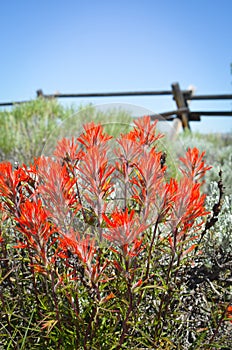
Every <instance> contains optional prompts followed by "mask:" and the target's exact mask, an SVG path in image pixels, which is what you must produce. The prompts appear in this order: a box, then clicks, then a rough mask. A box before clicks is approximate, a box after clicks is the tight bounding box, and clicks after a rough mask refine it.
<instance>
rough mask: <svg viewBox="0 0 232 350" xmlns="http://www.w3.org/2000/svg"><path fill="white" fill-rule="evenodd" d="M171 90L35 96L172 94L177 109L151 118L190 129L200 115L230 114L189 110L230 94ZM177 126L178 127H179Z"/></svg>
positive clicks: (230, 113) (229, 97)
mask: <svg viewBox="0 0 232 350" xmlns="http://www.w3.org/2000/svg"><path fill="white" fill-rule="evenodd" d="M171 87H172V89H171V90H161V91H125V92H92V93H79V94H60V93H55V94H44V93H43V91H42V90H41V89H40V90H37V91H36V94H37V98H47V99H53V98H95V97H123V96H168V95H171V96H173V99H174V100H175V102H176V106H177V109H176V110H173V111H168V112H163V113H159V114H154V115H151V118H152V119H153V120H154V119H158V120H164V119H165V120H175V121H176V123H177V124H179V126H180V125H182V127H183V129H186V128H187V129H190V123H189V122H191V121H200V120H201V116H211V117H212V116H228V117H231V116H232V111H190V108H189V101H191V100H232V94H216V95H215V94H214V95H194V94H193V91H192V90H181V88H180V85H179V83H173V84H172V85H171ZM27 102H30V101H17V102H0V107H9V106H15V105H17V104H22V103H27ZM179 126H178V127H179Z"/></svg>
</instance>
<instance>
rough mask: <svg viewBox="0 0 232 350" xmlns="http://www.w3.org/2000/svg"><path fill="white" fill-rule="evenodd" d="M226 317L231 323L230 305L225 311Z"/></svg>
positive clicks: (231, 310)
mask: <svg viewBox="0 0 232 350" xmlns="http://www.w3.org/2000/svg"><path fill="white" fill-rule="evenodd" d="M226 317H227V318H228V319H229V321H230V323H232V305H229V306H228V307H227V309H226Z"/></svg>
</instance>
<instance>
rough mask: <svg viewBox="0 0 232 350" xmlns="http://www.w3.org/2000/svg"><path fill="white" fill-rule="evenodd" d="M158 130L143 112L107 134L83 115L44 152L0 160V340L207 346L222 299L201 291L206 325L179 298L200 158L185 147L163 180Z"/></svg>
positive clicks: (225, 320)
mask: <svg viewBox="0 0 232 350" xmlns="http://www.w3.org/2000/svg"><path fill="white" fill-rule="evenodd" d="M161 137H163V135H161V134H159V133H157V130H156V123H152V122H151V120H150V118H149V117H147V116H145V117H143V118H140V119H137V120H136V121H135V122H134V126H133V128H132V129H131V130H130V131H129V132H128V133H126V134H122V135H121V136H120V137H118V138H117V139H113V138H112V136H110V135H108V134H107V133H106V132H105V131H104V128H103V126H102V125H100V124H94V123H93V122H91V123H87V124H86V125H85V126H84V129H83V132H82V133H81V134H80V135H79V136H78V137H77V138H71V139H70V138H64V139H62V140H60V141H59V142H58V144H57V146H56V149H55V151H54V154H53V155H52V156H51V157H45V156H41V157H39V158H36V159H35V160H34V162H33V164H31V165H30V166H26V165H21V166H17V168H13V166H12V165H11V164H10V163H8V162H3V163H1V164H0V196H1V202H0V206H1V216H0V220H1V226H0V229H1V231H0V253H1V256H0V262H1V270H0V288H1V290H0V303H1V307H0V309H1V311H0V315H1V321H0V327H1V332H0V334H1V335H0V344H1V343H2V344H3V346H7V348H8V349H14V348H20V349H24V348H25V349H44V348H46V349H54V348H56V349H128V348H129V347H131V348H133V349H141V348H157V349H165V348H166V349H185V348H186V349H187V348H188V349H198V348H199V349H200V348H206V346H208V347H207V349H208V348H213V347H214V346H215V344H216V342H217V341H218V335H220V334H221V333H220V332H219V328H220V327H224V328H225V330H228V329H229V327H230V325H231V321H230V317H231V316H230V305H229V304H228V305H224V304H221V306H220V310H219V308H215V304H214V303H213V297H212V298H211V299H210V300H209V302H208V304H207V305H204V307H205V309H206V312H207V314H208V315H209V316H208V318H207V322H208V323H209V324H207V325H206V324H204V320H202V319H200V320H197V322H194V307H192V306H191V307H188V306H189V305H188V304H191V303H194V300H193V299H194V297H193V294H192V292H193V288H192V287H191V285H190V284H189V281H190V280H191V276H190V277H189V274H190V275H191V269H192V267H194V266H195V265H196V264H197V261H198V260H199V258H200V255H201V244H202V240H201V233H202V232H204V230H205V229H206V219H207V217H208V216H209V215H210V211H208V210H207V209H206V208H205V199H206V195H205V194H203V193H202V190H201V189H202V184H203V181H204V175H205V173H206V172H207V171H208V170H209V169H210V166H207V165H206V164H205V161H204V158H203V157H204V153H200V152H199V151H198V149H197V148H193V149H188V151H187V152H186V154H185V156H183V157H182V158H181V166H180V173H181V174H182V175H181V176H179V178H178V179H175V178H170V177H169V176H168V175H167V174H168V168H167V166H166V164H165V157H164V155H163V153H162V152H161V151H158V147H157V145H158V142H159V140H160V139H161ZM211 226H212V225H211ZM189 300H191V303H189ZM9 339H10V340H9ZM219 340H220V339H219ZM223 341H224V343H225V344H227V341H229V340H228V339H227V338H226V336H225V337H224V338H223ZM199 344H200V345H199Z"/></svg>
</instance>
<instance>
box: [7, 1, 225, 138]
mask: <svg viewBox="0 0 232 350" xmlns="http://www.w3.org/2000/svg"><path fill="white" fill-rule="evenodd" d="M231 13H232V1H231V0H220V1H218V0H214V1H212V0H188V1H187V0H170V1H168V0H162V1H161V0H159V1H158V0H153V1H152V0H140V1H136V0H134V1H131V0H117V1H110V0H107V1H105V0H95V1H94V0H86V1H84V0H66V1H64V0H63V1H61V0H56V1H54V0H40V1H29V0H27V1H26V0H20V1H19V0H14V1H12V0H8V1H5V2H3V1H2V2H1V5H0V32H1V35H0V45H1V54H0V62H1V65H0V77H1V84H0V102H5V101H19V100H25V99H31V98H35V96H36V90H37V89H39V88H41V89H43V91H44V93H48V94H49V93H54V92H55V91H59V92H61V93H82V92H101V91H102V92H107V91H138V90H170V89H171V84H172V83H173V82H179V84H180V86H181V87H182V88H183V89H187V88H188V87H189V85H194V86H195V87H196V94H214V93H215V94H216V93H219V94H220V93H230V94H231V93H232V75H231V73H230V63H231V62H232V45H231V44H232V25H231ZM61 101H63V100H61ZM72 102H75V103H76V104H79V103H82V104H83V103H87V102H92V103H94V104H95V103H97V104H99V103H100V104H101V103H131V104H135V105H139V106H142V107H145V108H148V109H150V110H152V111H153V112H156V113H159V112H165V111H168V110H173V109H175V103H174V102H173V100H172V98H171V96H170V97H168V96H167V97H151V96H150V97H133V98H128V97H127V98H126V97H125V98H105V99H91V100H86V99H83V100H75V101H74V100H72ZM190 107H191V109H192V110H231V109H232V101H230V100H227V101H201V102H199V101H198V102H197V101H192V103H191V105H190ZM191 126H192V129H193V130H196V129H198V130H200V129H201V130H202V131H204V132H209V131H210V132H227V131H232V117H230V118H229V117H227V118H223V117H219V118H216V117H213V118H209V117H207V118H202V122H200V123H199V122H192V123H191Z"/></svg>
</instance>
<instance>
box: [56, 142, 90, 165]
mask: <svg viewBox="0 0 232 350" xmlns="http://www.w3.org/2000/svg"><path fill="white" fill-rule="evenodd" d="M78 147H79V145H78V143H75V142H74V138H72V139H71V140H70V139H67V138H63V139H62V140H60V141H58V143H57V146H56V149H55V151H54V156H56V157H58V159H61V160H66V161H71V162H74V163H76V161H77V160H79V159H81V158H82V157H83V155H84V152H83V151H82V150H78Z"/></svg>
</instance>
